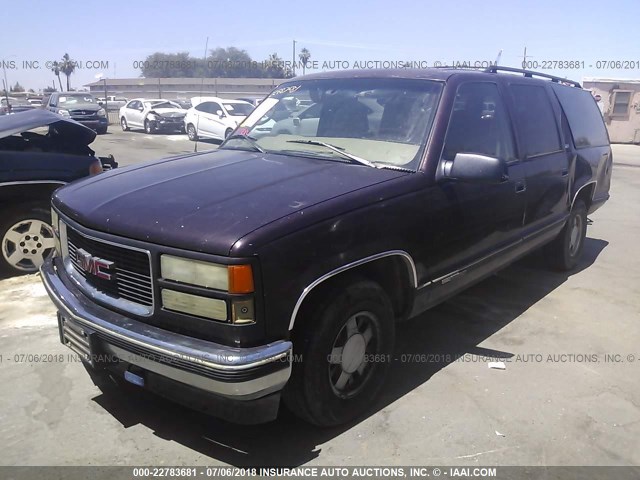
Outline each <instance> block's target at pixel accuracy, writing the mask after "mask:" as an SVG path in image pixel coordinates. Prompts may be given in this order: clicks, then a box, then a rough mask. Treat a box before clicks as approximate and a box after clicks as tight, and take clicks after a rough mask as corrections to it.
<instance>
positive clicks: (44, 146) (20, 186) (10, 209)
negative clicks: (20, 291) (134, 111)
mask: <svg viewBox="0 0 640 480" xmlns="http://www.w3.org/2000/svg"><path fill="white" fill-rule="evenodd" d="M95 138H96V132H95V131H93V130H91V129H90V128H88V127H85V126H83V125H81V124H80V123H78V122H76V121H74V120H71V119H69V118H64V117H62V116H60V115H58V114H55V113H52V112H49V111H46V110H41V109H36V110H31V111H27V112H22V113H15V114H13V115H6V116H2V117H0V211H1V212H2V213H1V214H0V250H1V254H0V271H2V272H3V273H10V274H11V273H13V274H17V273H32V272H35V271H37V270H38V268H39V267H40V265H42V263H43V262H44V260H45V259H46V258H47V257H48V256H49V255H51V254H52V253H53V251H54V249H55V235H54V232H53V229H52V227H51V213H50V212H51V209H50V202H51V194H52V193H53V191H54V190H55V189H56V188H58V187H60V186H62V185H65V184H67V183H69V182H72V181H74V180H77V179H79V178H82V177H87V176H90V175H96V174H98V173H101V172H102V171H103V170H109V169H112V168H115V167H117V163H116V162H115V160H114V159H113V157H112V156H110V157H103V158H100V157H97V156H96V155H95V152H94V151H93V150H92V149H91V148H89V144H91V142H93V140H94V139H95Z"/></svg>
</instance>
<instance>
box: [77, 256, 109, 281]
mask: <svg viewBox="0 0 640 480" xmlns="http://www.w3.org/2000/svg"><path fill="white" fill-rule="evenodd" d="M76 258H77V259H78V266H79V267H80V269H81V270H82V271H84V272H86V273H90V274H91V275H95V276H96V277H98V278H102V279H103V280H111V278H112V276H113V271H114V270H115V265H114V263H113V262H110V261H109V260H104V259H102V258H98V257H94V256H92V255H91V254H90V253H89V252H87V251H86V250H83V249H82V248H79V249H78V250H76Z"/></svg>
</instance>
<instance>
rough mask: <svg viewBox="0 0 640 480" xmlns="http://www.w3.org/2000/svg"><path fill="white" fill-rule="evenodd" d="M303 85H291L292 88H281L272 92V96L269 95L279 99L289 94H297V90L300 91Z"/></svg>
mask: <svg viewBox="0 0 640 480" xmlns="http://www.w3.org/2000/svg"><path fill="white" fill-rule="evenodd" d="M301 86H302V85H291V86H290V87H282V88H279V89H277V90H274V91H273V92H271V95H269V96H270V97H277V96H280V95H284V94H287V93H293V92H296V91H297V90H299V89H300V87H301Z"/></svg>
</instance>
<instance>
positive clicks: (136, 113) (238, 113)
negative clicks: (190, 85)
mask: <svg viewBox="0 0 640 480" xmlns="http://www.w3.org/2000/svg"><path fill="white" fill-rule="evenodd" d="M183 102H184V101H183ZM188 104H189V105H191V107H190V108H188V109H184V108H183V105H184V103H180V102H179V101H174V100H167V99H162V98H158V99H145V98H134V99H132V100H129V101H128V102H127V103H126V104H125V105H124V106H123V107H121V108H120V111H119V118H120V126H121V127H122V130H123V131H128V130H130V129H132V128H139V129H143V130H144V131H145V132H146V133H149V134H153V133H158V132H171V131H173V132H175V131H178V132H182V133H185V132H186V133H187V135H188V136H189V139H190V140H193V141H195V140H198V139H201V138H212V139H217V140H224V139H225V138H227V137H228V136H229V135H230V134H231V132H233V131H234V130H235V128H236V127H237V126H238V125H239V124H240V123H241V122H242V121H243V120H244V119H245V118H246V117H247V115H249V114H250V113H251V112H252V111H253V109H254V108H255V107H254V105H253V104H251V103H249V102H246V101H243V100H227V99H222V98H219V97H193V98H191V100H189V102H188Z"/></svg>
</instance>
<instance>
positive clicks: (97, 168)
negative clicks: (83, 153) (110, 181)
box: [89, 160, 102, 175]
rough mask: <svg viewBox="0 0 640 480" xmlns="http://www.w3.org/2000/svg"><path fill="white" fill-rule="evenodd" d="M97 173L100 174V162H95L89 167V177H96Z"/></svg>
mask: <svg viewBox="0 0 640 480" xmlns="http://www.w3.org/2000/svg"><path fill="white" fill-rule="evenodd" d="M99 173H102V163H100V160H96V161H95V162H93V163H92V164H91V166H90V167H89V175H97V174H99Z"/></svg>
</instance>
